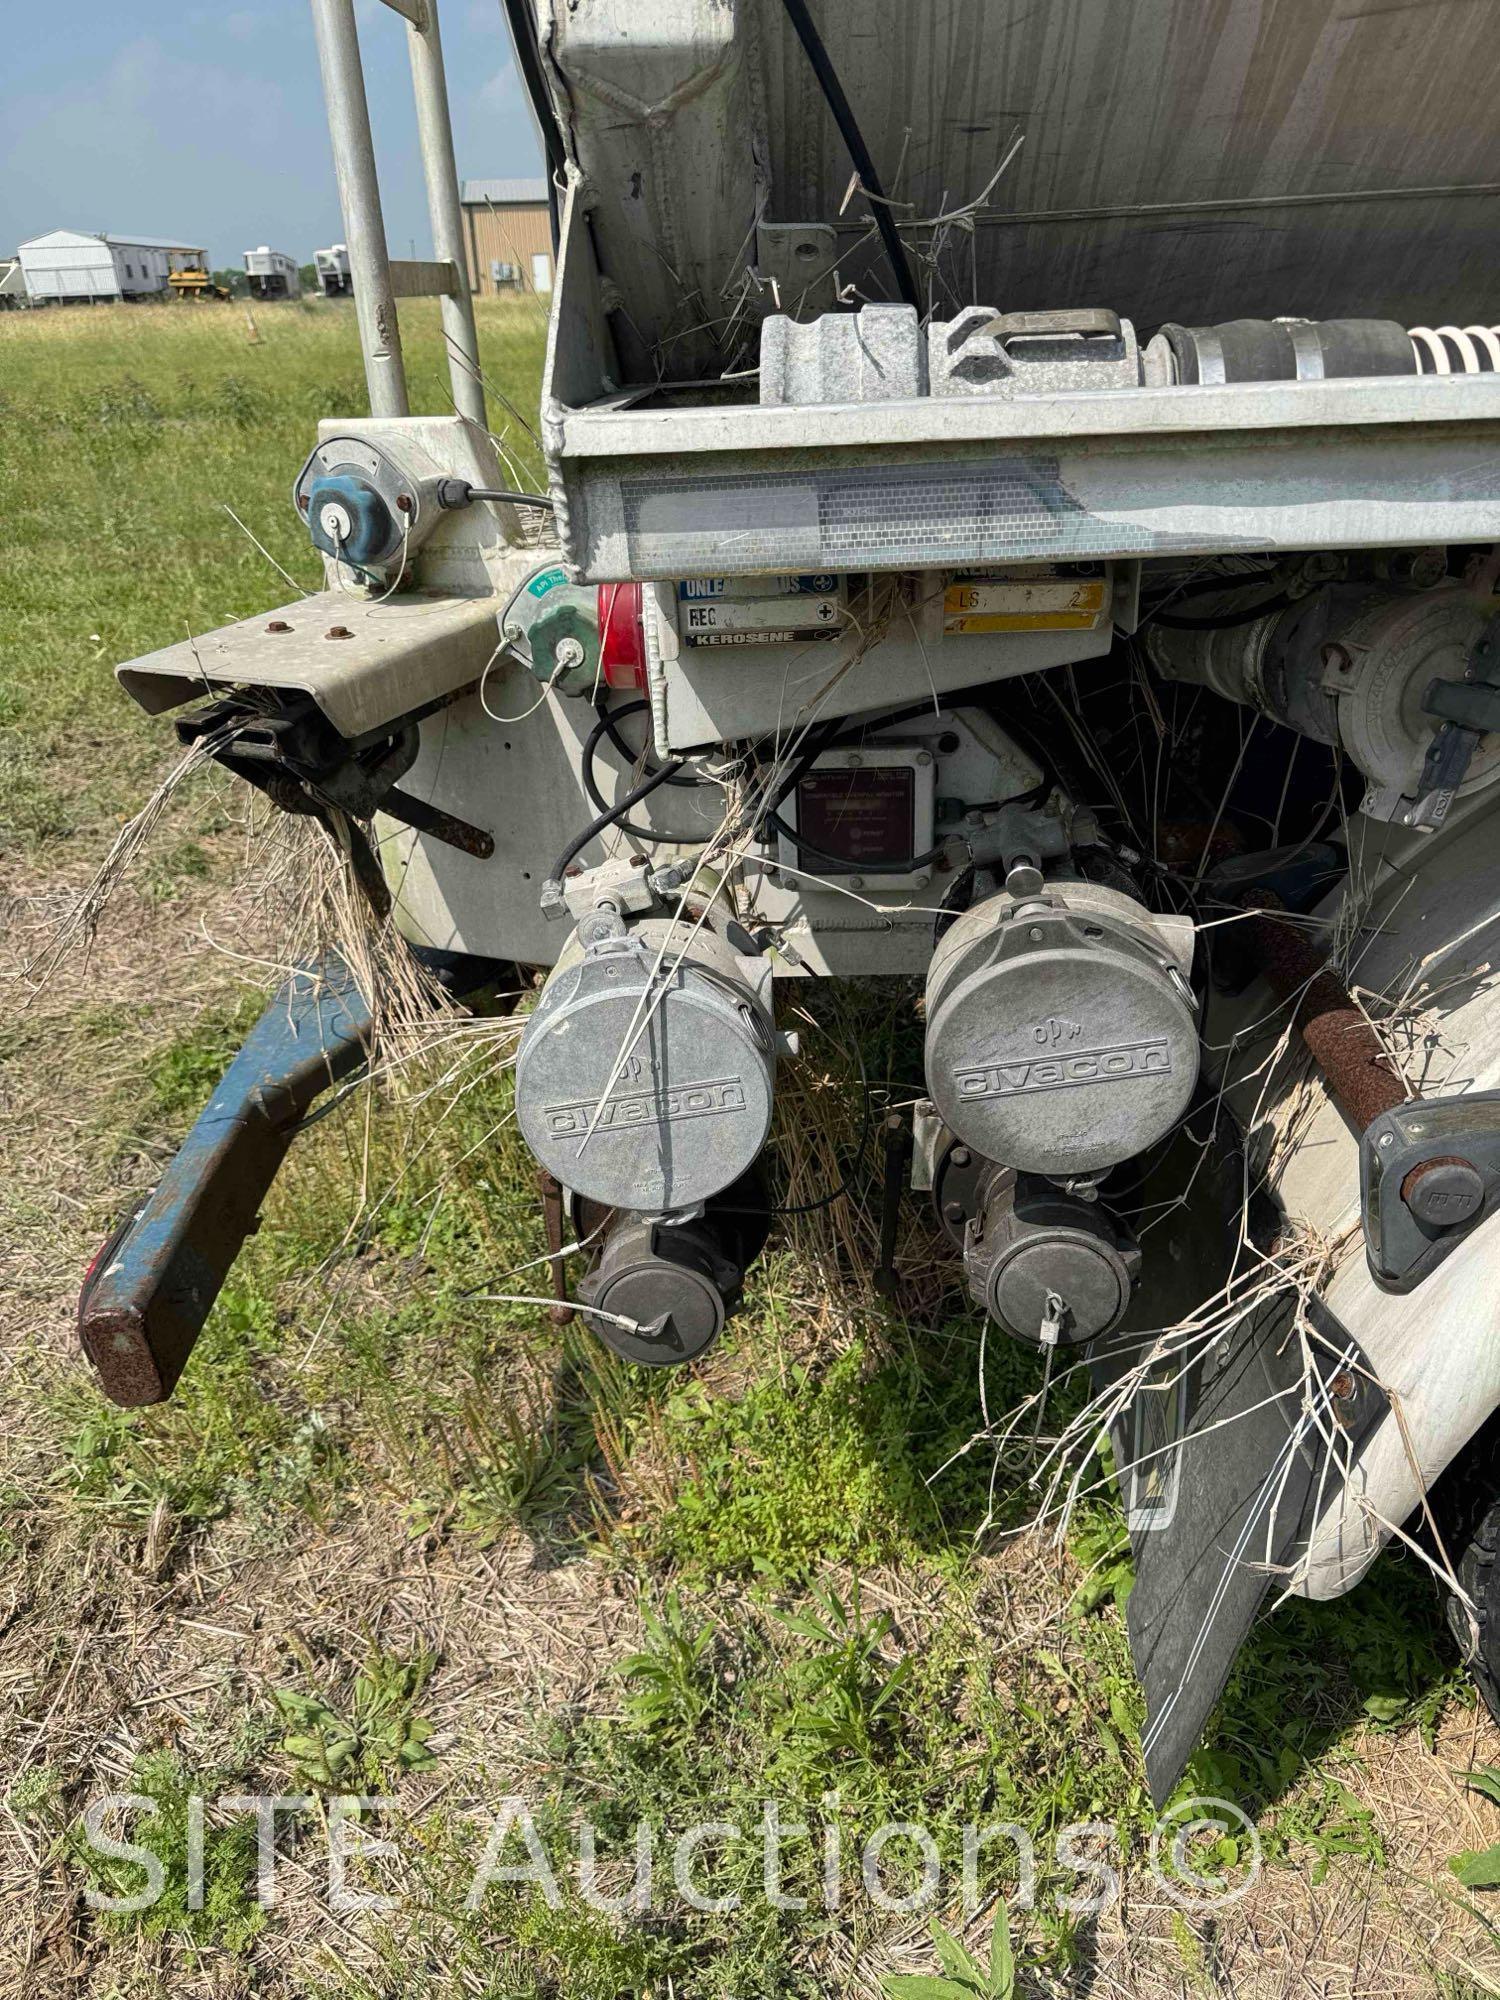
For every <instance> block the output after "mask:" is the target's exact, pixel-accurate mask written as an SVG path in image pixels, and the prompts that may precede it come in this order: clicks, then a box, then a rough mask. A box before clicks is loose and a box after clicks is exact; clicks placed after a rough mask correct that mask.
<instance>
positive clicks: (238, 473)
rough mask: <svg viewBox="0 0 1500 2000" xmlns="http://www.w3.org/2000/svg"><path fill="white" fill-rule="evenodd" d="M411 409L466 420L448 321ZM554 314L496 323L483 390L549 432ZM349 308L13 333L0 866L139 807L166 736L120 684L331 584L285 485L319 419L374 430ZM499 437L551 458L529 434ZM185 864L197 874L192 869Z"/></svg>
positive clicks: (200, 313) (6, 371)
mask: <svg viewBox="0 0 1500 2000" xmlns="http://www.w3.org/2000/svg"><path fill="white" fill-rule="evenodd" d="M402 325H403V331H404V334H405V340H406V355H407V368H408V374H409V378H410V384H411V396H412V407H413V408H414V409H431V410H445V409H448V408H451V403H450V402H449V400H448V395H447V389H446V373H447V371H446V368H445V366H444V363H443V350H442V346H441V341H440V336H439V332H438V323H437V307H436V305H435V304H432V305H429V304H428V303H427V302H425V301H423V302H418V303H414V304H412V305H410V306H407V307H403V309H402ZM542 336H543V321H542V317H541V314H540V310H539V308H537V307H536V306H535V305H534V304H533V305H525V304H520V305H506V306H492V307H490V308H488V309H482V310H481V314H480V353H481V360H482V365H483V367H484V370H485V373H486V375H487V376H489V377H490V378H491V379H492V380H494V381H495V382H496V383H498V384H504V385H506V386H507V390H508V394H509V395H510V397H511V398H512V399H513V400H514V401H515V403H516V404H517V406H518V407H519V408H520V409H521V411H522V414H523V415H524V417H525V419H526V421H527V422H528V423H530V424H531V425H532V426H533V427H534V426H535V421H536V400H537V388H538V381H539V375H540V361H541V349H542ZM366 409H367V404H366V399H365V389H364V382H363V378H362V375H361V371H360V366H359V353H358V346H357V343H356V341H355V338H354V317H353V309H352V307H347V308H346V307H344V306H341V305H337V304H327V303H323V302H318V301H307V302H303V303H301V304H298V305H282V306H276V307H272V308H261V309H256V310H255V311H254V312H253V313H252V312H247V309H246V307H245V305H244V304H243V303H239V304H232V305H222V306H220V305H202V306H195V307H192V308H188V307H187V306H177V305H173V306H162V307H158V308H147V307H132V306H117V307H95V308H94V309H92V310H91V311H89V312H83V311H77V312H61V311H58V312H48V313H41V312H38V313H17V314H6V315H4V316H3V317H0V481H3V484H4V488H5V491H6V495H7V499H8V502H9V503H10V504H9V505H8V511H7V523H6V582H5V616H4V619H3V621H0V852H3V851H4V846H5V845H6V844H10V845H12V846H15V847H18V848H20V849H21V850H22V851H23V852H24V853H26V854H28V855H32V856H34V855H36V854H38V853H39V852H41V851H42V850H44V849H45V851H47V852H48V853H49V854H55V853H56V852H57V851H58V844H59V843H70V842H72V841H74V840H76V839H79V838H81V837H84V836H86V835H88V834H89V833H91V832H95V831H97V830H98V829H99V828H100V827H101V826H108V825H110V824H111V823H112V822H114V821H115V820H117V819H119V818H120V817H122V816H123V815H125V814H127V813H128V812H129V810H130V809H131V808H132V806H133V805H135V804H138V803H139V799H140V794H141V791H142V789H143V787H145V786H147V784H148V782H149V781H153V780H154V778H155V776H156V775H157V774H158V772H159V770H160V767H161V761H162V759H161V752H162V745H163V741H164V732H163V725H162V724H161V723H160V722H152V721H149V720H148V719H147V718H146V717H145V716H143V715H142V714H141V713H140V711H139V710H138V709H136V708H135V706H134V704H132V703H130V702H128V701H125V700H123V699H122V698H121V696H120V694H119V692H118V690H117V689H116V687H115V684H114V678H113V674H112V673H111V671H110V670H111V668H112V667H113V666H114V665H115V664H116V663H117V662H118V661H121V660H128V659H130V658H132V657H134V656H135V655H138V654H141V653H145V652H149V651H151V650H152V649H153V648H154V647H157V646H165V645H171V644H174V643H175V642H176V641H178V640H180V639H182V638H184V637H186V636H187V635H188V634H189V633H200V632H204V631H208V630H211V629H212V628H213V627H214V626H216V625H223V624H226V623H228V622H229V621H230V620H232V619H235V618H242V617H245V616H247V615H248V614H250V613H251V612H254V611H259V610H262V609H264V608H267V607H269V606H272V605H276V604H282V603H285V601H286V600H287V598H288V596H290V595H292V594H293V591H292V586H290V585H288V584H287V582H286V581H285V580H284V578H283V577H281V576H279V575H278V574H277V572H276V570H275V569H274V568H273V567H272V566H271V563H270V562H268V560H267V558H266V556H264V555H262V554H260V552H259V551H258V550H257V549H256V548H255V546H254V544H253V543H252V542H251V541H250V540H249V538H248V536H247V535H246V534H245V533H244V532H243V531H242V530H241V529H240V528H238V527H237V526H236V525H235V523H234V522H233V521H232V520H231V519H230V517H229V514H228V513H227V512H226V511H225V509H226V508H233V510H234V512H235V513H236V514H238V515H239V517H240V519H241V520H242V521H243V522H244V523H245V525H246V527H247V528H248V529H249V530H250V531H251V533H252V534H254V535H255V537H256V538H257V539H258V540H259V541H260V542H261V543H262V544H263V545H264V547H265V548H266V549H267V551H269V554H270V555H271V556H272V557H274V558H275V561H276V562H277V563H279V564H280V565H281V566H282V568H283V569H285V570H286V571H287V572H288V573H289V574H290V576H291V577H293V578H294V579H295V582H296V584H297V586H299V587H301V586H306V587H314V586H315V585H316V583H317V582H318V579H319V565H318V563H317V562H316V561H315V559H314V557H313V553H312V550H311V548H310V546H309V544H308V541H307V536H306V533H305V531H304V529H303V528H302V525H301V523H300V522H299V520H298V519H297V517H296V515H295V512H294V510H293V508H292V505H291V500H290V491H291V482H292V478H293V476H294V474H295V473H296V470H297V468H298V466H299V465H300V464H301V462H302V460H303V459H304V458H305V457H306V456H307V454H308V452H309V451H311V449H312V447H313V445H314V444H315V443H316V442H317V426H318V422H319V419H320V418H323V417H327V416H330V415H335V416H337V415H347V416H359V415H363V414H364V413H365V411H366ZM491 422H492V424H493V425H494V426H495V428H496V430H497V431H500V432H502V433H503V435H505V438H506V442H507V445H508V447H509V448H510V449H511V450H512V451H513V453H514V455H515V456H516V458H517V459H518V460H519V461H520V462H521V463H523V464H525V465H527V466H528V467H530V468H532V469H536V468H537V467H538V465H539V461H538V459H537V457H536V454H535V452H534V450H533V448H532V446H531V443H530V440H529V438H528V437H527V435H526V432H525V430H524V429H523V428H522V426H521V425H519V424H518V423H516V422H515V421H514V420H512V419H510V418H508V417H507V415H506V412H505V411H504V409H503V408H501V407H499V406H498V405H497V406H496V408H495V409H494V411H493V413H492V416H491ZM196 865H197V864H195V863H194V862H193V861H191V860H188V861H187V863H186V869H185V872H189V873H190V872H191V871H192V870H193V868H194V867H195V866H196Z"/></svg>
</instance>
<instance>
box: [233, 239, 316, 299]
mask: <svg viewBox="0 0 1500 2000" xmlns="http://www.w3.org/2000/svg"><path fill="white" fill-rule="evenodd" d="M245 276H246V277H247V278H248V279H249V281H250V296H251V297H252V298H256V299H295V298H300V297H301V295H302V278H301V274H300V272H299V271H298V269H297V260H296V258H295V257H288V255H287V254H286V252H285V251H284V250H273V249H271V247H270V245H269V244H266V243H262V244H261V246H260V248H259V249H258V250H247V251H246V252H245Z"/></svg>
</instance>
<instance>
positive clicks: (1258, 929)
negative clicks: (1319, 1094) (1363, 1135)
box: [1250, 908, 1420, 1132]
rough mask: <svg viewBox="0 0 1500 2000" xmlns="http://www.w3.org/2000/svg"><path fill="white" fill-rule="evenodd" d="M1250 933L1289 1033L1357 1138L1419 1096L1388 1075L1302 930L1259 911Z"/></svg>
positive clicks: (1365, 1028)
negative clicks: (1288, 1010)
mask: <svg viewBox="0 0 1500 2000" xmlns="http://www.w3.org/2000/svg"><path fill="white" fill-rule="evenodd" d="M1250 928H1251V932H1252V935H1253V937H1254V941H1255V945H1256V948H1257V950H1258V952H1259V954H1260V958H1261V962H1262V966H1263V969H1264V971H1265V975H1266V979H1267V981H1268V982H1269V984H1270V986H1271V989H1272V991H1273V992H1274V993H1276V995H1277V996H1278V998H1280V999H1282V1000H1286V1001H1289V1002H1291V1003H1292V1006H1293V1010H1294V1011H1293V1016H1292V1018H1293V1020H1294V1022H1295V1023H1296V1027H1297V1032H1298V1033H1299V1034H1300V1035H1301V1037H1302V1040H1303V1042H1304V1043H1305V1044H1306V1046H1307V1049H1308V1052H1309V1054H1310V1055H1311V1056H1312V1059H1313V1061H1314V1062H1315V1063H1316V1064H1317V1065H1318V1068H1319V1070H1320V1071H1321V1072H1322V1074H1323V1077H1324V1080H1325V1081H1326V1083H1327V1085H1328V1088H1329V1090H1330V1091H1331V1092H1332V1094H1333V1096H1334V1097H1335V1098H1336V1099H1337V1101H1338V1104H1339V1107H1340V1109H1341V1110H1342V1111H1343V1112H1344V1113H1345V1115H1346V1116H1347V1117H1348V1118H1349V1119H1350V1120H1351V1122H1352V1123H1353V1124H1355V1125H1356V1126H1358V1128H1359V1130H1360V1131H1361V1132H1362V1131H1363V1130H1364V1129H1365V1127H1366V1126H1367V1125H1369V1124H1370V1123H1372V1121H1373V1120H1374V1119H1376V1118H1379V1117H1380V1116H1381V1114H1382V1113H1383V1112H1386V1111H1394V1110H1395V1108H1396V1106H1397V1105H1398V1104H1406V1103H1408V1102H1409V1101H1410V1100H1411V1099H1412V1098H1413V1097H1416V1096H1418V1095H1420V1093H1419V1092H1417V1091H1415V1090H1413V1089H1411V1088H1410V1087H1409V1086H1408V1084H1407V1082H1406V1079H1405V1078H1404V1077H1403V1076H1401V1075H1400V1074H1399V1072H1397V1071H1396V1070H1394V1069H1392V1067H1391V1057H1390V1052H1389V1050H1387V1048H1386V1046H1385V1044H1384V1043H1383V1042H1382V1041H1381V1039H1380V1037H1379V1035H1377V1034H1376V1032H1375V1030H1374V1028H1372V1027H1371V1025H1370V1023H1369V1021H1368V1020H1367V1019H1366V1017H1365V1015H1364V1014H1363V1012H1362V1011H1361V1010H1360V1009H1359V1008H1358V1007H1357V1006H1356V1005H1355V1004H1354V1001H1353V1000H1352V999H1351V998H1350V996H1349V991H1348V988H1347V987H1346V986H1345V985H1344V983H1343V981H1342V980H1341V979H1339V977H1338V975H1337V974H1336V973H1335V972H1333V971H1332V970H1331V969H1330V968H1329V965H1328V962H1327V959H1326V958H1325V957H1324V955H1323V954H1322V952H1320V951H1319V949H1318V947H1317V946H1316V945H1315V944H1314V943H1313V942H1312V941H1311V940H1310V939H1309V938H1308V936H1307V934H1306V932H1304V931H1302V930H1300V929H1299V928H1298V927H1297V926H1296V925H1295V924H1291V923H1288V922H1287V921H1286V919H1285V918H1284V917H1280V916H1278V915H1277V914H1276V913H1275V912H1274V911H1272V910H1269V909H1265V908H1262V909H1261V910H1260V912H1259V914H1258V915H1257V916H1255V917H1254V918H1253V919H1252V920H1251V926H1250Z"/></svg>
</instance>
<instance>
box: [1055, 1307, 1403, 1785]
mask: <svg viewBox="0 0 1500 2000" xmlns="http://www.w3.org/2000/svg"><path fill="white" fill-rule="evenodd" d="M1299 1322H1300V1325H1299ZM1135 1358H1136V1357H1135V1352H1134V1351H1133V1350H1130V1349H1127V1350H1126V1351H1125V1352H1123V1353H1122V1354H1121V1355H1119V1356H1110V1355H1107V1354H1106V1355H1100V1356H1096V1357H1095V1361H1094V1370H1093V1372H1094V1379H1095V1387H1096V1389H1098V1388H1103V1387H1104V1386H1105V1385H1106V1384H1107V1383H1109V1382H1110V1381H1111V1380H1113V1379H1117V1378H1118V1377H1119V1376H1120V1374H1122V1373H1123V1371H1124V1369H1125V1367H1126V1366H1128V1365H1129V1363H1130V1362H1132V1361H1133V1360H1134V1359H1135ZM1387 1407H1388V1406H1387V1402H1386V1399H1385V1397H1384V1395H1383V1394H1382V1392H1381V1391H1380V1389H1379V1388H1378V1387H1377V1385H1376V1384H1375V1382H1374V1380H1373V1378H1372V1375H1371V1372H1370V1370H1369V1367H1368V1364H1367V1363H1366V1361H1365V1358H1364V1356H1363V1354H1362V1352H1361V1351H1360V1348H1359V1346H1358V1344H1357V1343H1356V1342H1355V1341H1354V1340H1353V1339H1352V1337H1351V1336H1350V1335H1349V1334H1348V1333H1347V1332H1346V1331H1345V1329H1344V1328H1343V1327H1342V1326H1341V1325H1340V1324H1339V1322H1338V1320H1337V1319H1336V1318H1335V1317H1334V1315H1333V1314H1332V1313H1330V1312H1329V1311H1328V1309H1327V1308H1326V1307H1325V1306H1323V1305H1322V1304H1321V1302H1320V1301H1318V1300H1317V1299H1315V1298H1314V1299H1306V1298H1305V1297H1304V1295H1303V1294H1302V1293H1301V1292H1300V1291H1297V1290H1293V1289H1288V1290H1287V1291H1286V1292H1284V1293H1280V1294H1278V1295H1276V1296H1275V1297H1273V1298H1272V1299H1271V1300H1270V1301H1269V1302H1268V1303H1266V1304H1264V1305H1262V1306H1261V1307H1260V1308H1259V1309H1258V1310H1257V1311H1256V1312H1255V1313H1254V1314H1253V1315H1252V1316H1250V1317H1247V1318H1246V1319H1245V1320H1243V1321H1241V1322H1240V1324H1239V1326H1237V1327H1236V1328H1235V1329H1234V1330H1233V1331H1232V1332H1231V1333H1230V1334H1228V1335H1227V1336H1226V1337H1225V1338H1224V1339H1222V1340H1220V1341H1218V1342H1216V1343H1215V1344H1214V1345H1213V1346H1212V1348H1210V1350H1209V1351H1208V1353H1207V1354H1205V1355H1203V1356H1202V1357H1201V1358H1200V1359H1199V1360H1198V1361H1197V1362H1195V1363H1194V1365H1193V1366H1192V1368H1191V1369H1190V1370H1189V1371H1187V1373H1186V1374H1185V1375H1184V1376H1183V1377H1182V1379H1181V1380H1180V1381H1179V1382H1177V1383H1175V1385H1174V1386H1173V1387H1172V1388H1171V1389H1170V1390H1169V1391H1168V1390H1163V1391H1161V1392H1159V1393H1155V1394H1153V1393H1150V1392H1147V1393H1145V1394H1138V1395H1137V1396H1136V1398H1135V1406H1134V1409H1133V1411H1132V1412H1131V1413H1130V1414H1128V1415H1127V1417H1126V1418H1125V1419H1123V1420H1122V1422H1121V1423H1120V1424H1119V1425H1118V1426H1117V1427H1116V1429H1115V1431H1114V1433H1113V1443H1114V1451H1115V1463H1116V1466H1117V1467H1118V1468H1120V1470H1119V1473H1118V1478H1119V1483H1120V1488H1121V1495H1122V1499H1123V1501H1124V1505H1125V1510H1126V1520H1127V1524H1128V1527H1129V1532H1130V1541H1131V1550H1132V1554H1133V1556H1134V1560H1135V1583H1134V1587H1133V1588H1132V1590H1131V1593H1130V1598H1129V1602H1128V1607H1127V1622H1128V1627H1129V1633H1130V1650H1131V1654H1132V1657H1133V1658H1134V1661H1135V1667H1136V1673H1137V1675H1138V1677H1139V1679H1140V1683H1141V1687H1142V1689H1143V1691H1144V1693H1145V1696H1146V1729H1145V1733H1144V1735H1143V1738H1142V1749H1143V1752H1144V1755H1145V1763H1146V1777H1147V1781H1148V1783H1149V1785H1150V1787H1151V1795H1152V1798H1153V1799H1154V1800H1155V1801H1156V1803H1157V1805H1158V1806H1161V1805H1164V1804H1165V1803H1166V1800H1167V1798H1168V1797H1169V1795H1170V1794H1171V1792H1172V1789H1173V1787H1174V1786H1175V1785H1176V1783H1177V1781H1178V1779H1179V1778H1180V1777H1181V1776H1182V1773H1183V1771H1184V1770H1185V1769H1186V1767H1187V1763H1188V1759H1189V1758H1190V1757H1191V1756H1192V1754H1193V1752H1194V1751H1195V1750H1196V1749H1197V1747H1198V1744H1199V1742H1200V1740H1201V1738H1202V1735H1203V1730H1204V1727H1205V1725H1206V1723H1207V1721H1208V1718H1209V1715H1210V1713H1211V1711H1212V1709H1213V1707H1214V1704H1215V1703H1216V1702H1217V1700H1218V1698H1219V1696H1220V1694H1221V1693H1222V1692H1223V1689H1224V1684H1225V1681H1226V1680H1227V1679H1228V1676H1229V1670H1230V1668H1231V1666H1232V1665H1233V1664H1234V1659H1235V1656H1236V1654H1237V1653H1238V1652H1239V1650H1240V1647H1241V1646H1242V1645H1243V1644H1244V1642H1245V1639H1246V1637H1247V1636H1248V1634H1249V1632H1250V1629H1251V1627H1252V1625H1253V1624H1254V1623H1255V1619H1256V1617H1257V1615H1258V1614H1259V1612H1260V1609H1261V1607H1262V1605H1263V1604H1264V1602H1265V1599H1266V1597H1267V1595H1268V1594H1269V1593H1270V1592H1271V1591H1272V1590H1273V1588H1274V1589H1276V1590H1280V1589H1282V1588H1284V1586H1285V1584H1286V1582H1287V1580H1288V1577H1289V1575H1290V1573H1291V1571H1292V1570H1293V1568H1294V1567H1295V1564H1296V1562H1297V1559H1298V1557H1299V1555H1300V1554H1301V1553H1302V1552H1303V1551H1304V1549H1305V1548H1306V1545H1307V1537H1308V1535H1309V1533H1310V1531H1311V1528H1312V1526H1313V1523H1314V1521H1315V1519H1316V1517H1317V1515H1318V1514H1319V1512H1320V1511H1321V1510H1322V1508H1323V1507H1324V1506H1325V1505H1326V1504H1327V1502H1328V1501H1329V1499H1331V1498H1332V1497H1333V1496H1334V1495H1335V1494H1336V1493H1337V1492H1338V1490H1339V1488H1340V1486H1341V1485H1342V1484H1343V1483H1344V1481H1345V1478H1346V1475H1347V1473H1348V1471H1349V1469H1350V1467H1351V1466H1352V1465H1353V1463H1354V1460H1355V1458H1356V1456H1357V1454H1358V1451H1359V1447H1360V1444H1361V1443H1362V1442H1363V1440H1364V1439H1365V1438H1366V1437H1367V1436H1368V1435H1369V1434H1370V1432H1371V1430H1372V1429H1373V1427H1374V1426H1375V1424H1376V1423H1377V1422H1378V1421H1379V1420H1380V1418H1381V1417H1383V1415H1384V1414H1385V1411H1386V1409H1387Z"/></svg>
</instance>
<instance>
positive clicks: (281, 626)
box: [266, 618, 292, 632]
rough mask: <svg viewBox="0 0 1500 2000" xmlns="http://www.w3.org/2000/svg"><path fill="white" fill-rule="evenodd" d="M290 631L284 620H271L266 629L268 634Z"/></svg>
mask: <svg viewBox="0 0 1500 2000" xmlns="http://www.w3.org/2000/svg"><path fill="white" fill-rule="evenodd" d="M291 629H292V628H291V626H290V625H288V624H287V622H286V620H285V619H284V618H273V619H272V620H271V622H270V623H269V624H268V625H267V627H266V630H267V631H268V632H290V631H291Z"/></svg>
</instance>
